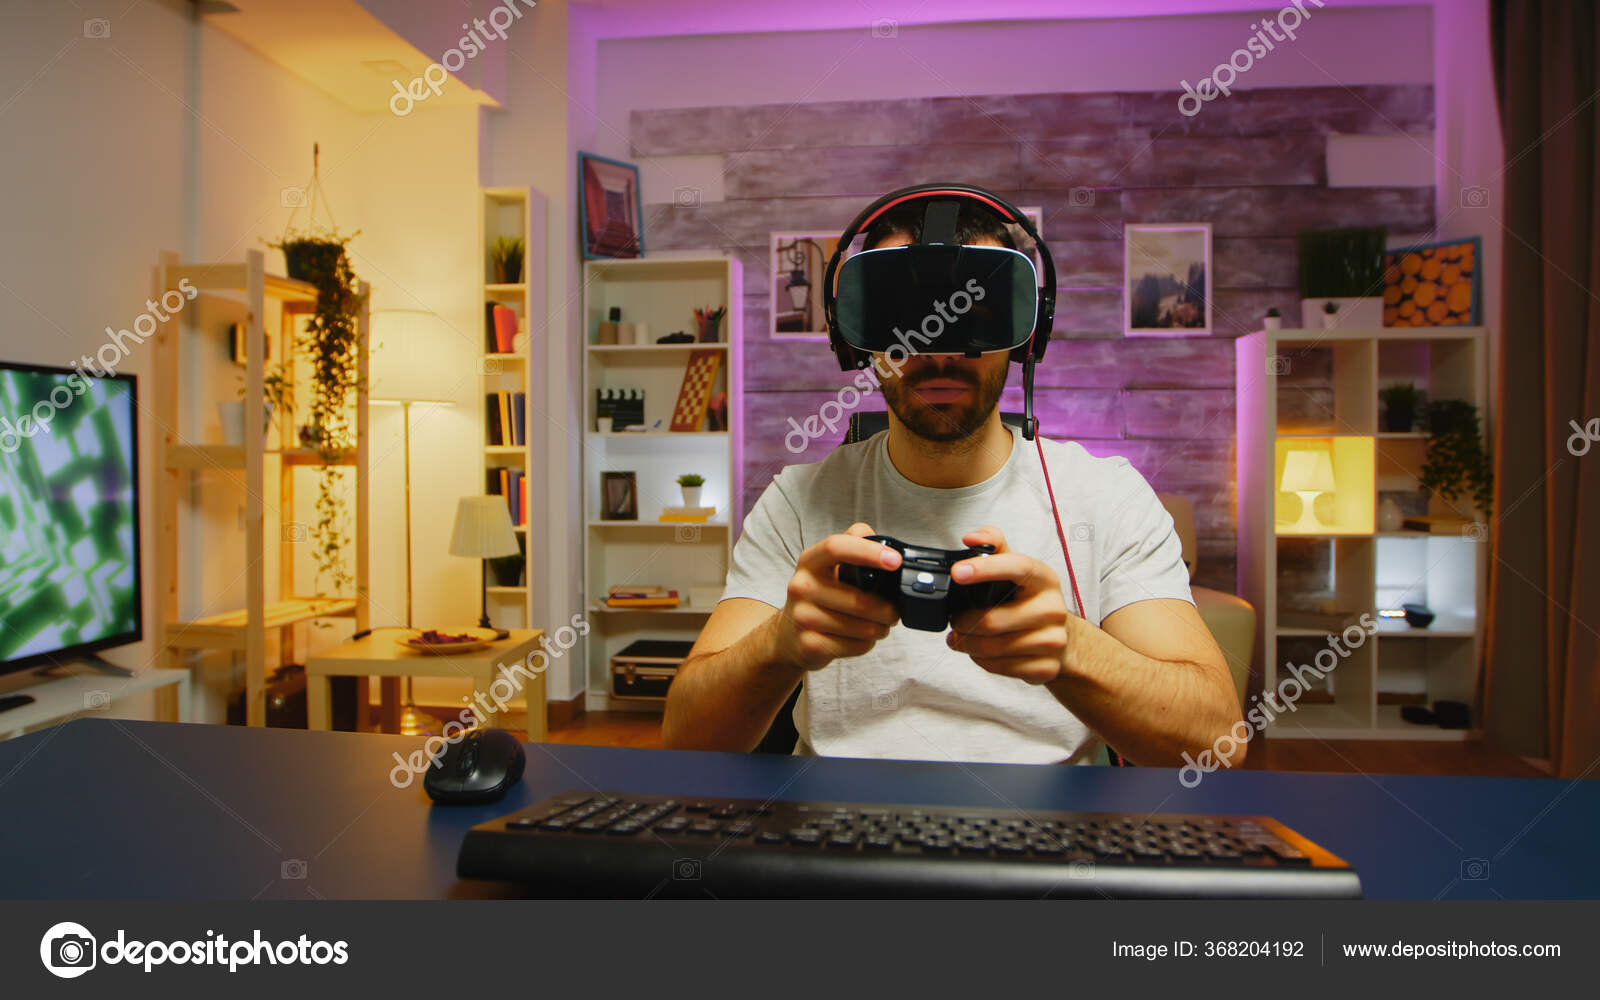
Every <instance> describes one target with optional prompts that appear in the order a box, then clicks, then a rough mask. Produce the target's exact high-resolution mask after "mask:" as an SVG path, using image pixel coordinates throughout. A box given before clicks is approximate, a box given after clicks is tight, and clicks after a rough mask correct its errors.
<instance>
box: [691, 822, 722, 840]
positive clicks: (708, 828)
mask: <svg viewBox="0 0 1600 1000" xmlns="http://www.w3.org/2000/svg"><path fill="white" fill-rule="evenodd" d="M721 829H722V824H721V823H716V822H713V821H711V820H709V819H703V820H700V821H699V822H698V823H690V824H689V832H690V833H692V834H694V835H695V836H697V837H709V836H712V835H713V834H715V833H717V832H718V831H720V830H721Z"/></svg>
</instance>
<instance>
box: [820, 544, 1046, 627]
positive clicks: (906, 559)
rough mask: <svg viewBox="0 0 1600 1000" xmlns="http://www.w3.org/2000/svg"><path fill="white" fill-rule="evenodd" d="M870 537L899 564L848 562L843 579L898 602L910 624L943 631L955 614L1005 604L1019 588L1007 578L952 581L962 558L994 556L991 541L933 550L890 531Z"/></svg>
mask: <svg viewBox="0 0 1600 1000" xmlns="http://www.w3.org/2000/svg"><path fill="white" fill-rule="evenodd" d="M867 541H869V542H882V543H883V544H884V545H887V546H889V547H890V548H892V549H894V550H895V551H896V552H899V553H900V568H899V569H882V568H875V567H871V566H857V565H855V564H853V563H845V564H844V565H841V566H840V567H839V579H840V580H841V581H843V582H844V583H848V584H850V585H851V586H852V587H855V588H857V589H858V590H865V591H867V592H868V593H871V594H877V595H878V596H879V597H882V598H884V599H885V600H887V601H888V602H889V603H890V604H892V605H894V608H895V610H896V611H898V612H899V613H900V620H901V621H902V622H904V623H905V625H906V627H907V628H914V629H918V630H919V631H923V632H943V631H944V630H945V629H947V628H949V627H950V619H951V617H952V616H954V615H958V614H960V613H961V612H963V611H966V610H969V609H972V608H992V607H995V606H997V605H1000V604H1004V603H1005V602H1006V601H1008V600H1010V599H1011V596H1012V594H1014V593H1015V592H1016V585H1015V584H1013V583H1011V582H1010V581H1007V580H991V581H988V582H986V583H969V584H960V583H956V582H955V581H954V580H952V579H950V567H952V566H954V565H955V564H956V563H958V562H960V561H961V560H963V559H971V558H972V557H974V556H984V555H991V554H993V553H994V551H995V548H994V546H993V545H974V546H972V547H971V548H966V549H934V548H929V547H928V546H925V545H909V544H907V543H905V542H902V541H900V540H899V539H898V538H891V537H889V536H888V535H868V536H867Z"/></svg>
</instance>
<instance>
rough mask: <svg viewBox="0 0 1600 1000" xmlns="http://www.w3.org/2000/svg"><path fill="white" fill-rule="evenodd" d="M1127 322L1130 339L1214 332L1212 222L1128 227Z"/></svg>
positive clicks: (1124, 280) (1124, 304) (1124, 307)
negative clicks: (1212, 320)
mask: <svg viewBox="0 0 1600 1000" xmlns="http://www.w3.org/2000/svg"><path fill="white" fill-rule="evenodd" d="M1122 233H1123V272H1122V320H1123V334H1124V335H1126V336H1129V337H1207V336H1210V335H1211V297H1210V295H1209V294H1208V284H1209V281H1210V275H1211V226H1210V225H1209V224H1208V223H1203V222H1196V223H1161V224H1143V223H1136V224H1132V225H1127V226H1124V227H1123V230H1122Z"/></svg>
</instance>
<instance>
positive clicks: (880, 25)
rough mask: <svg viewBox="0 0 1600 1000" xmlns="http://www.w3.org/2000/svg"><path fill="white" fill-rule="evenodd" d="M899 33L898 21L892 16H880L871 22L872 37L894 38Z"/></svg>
mask: <svg viewBox="0 0 1600 1000" xmlns="http://www.w3.org/2000/svg"><path fill="white" fill-rule="evenodd" d="M899 34H900V22H899V21H896V20H895V19H894V18H892V17H880V18H878V19H877V20H875V21H873V22H872V37H873V38H895V37H897V36H898V35H899Z"/></svg>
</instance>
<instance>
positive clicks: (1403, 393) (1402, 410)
mask: <svg viewBox="0 0 1600 1000" xmlns="http://www.w3.org/2000/svg"><path fill="white" fill-rule="evenodd" d="M1378 398H1379V399H1380V400H1382V401H1383V429H1384V430H1386V431H1390V432H1392V433H1399V434H1404V433H1406V432H1407V431H1410V430H1411V426H1412V424H1413V423H1415V421H1416V418H1417V406H1418V405H1419V404H1420V403H1421V402H1422V391H1421V390H1420V389H1418V388H1417V384H1416V383H1415V382H1402V383H1397V384H1395V385H1390V386H1385V387H1383V388H1382V389H1380V390H1378Z"/></svg>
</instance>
